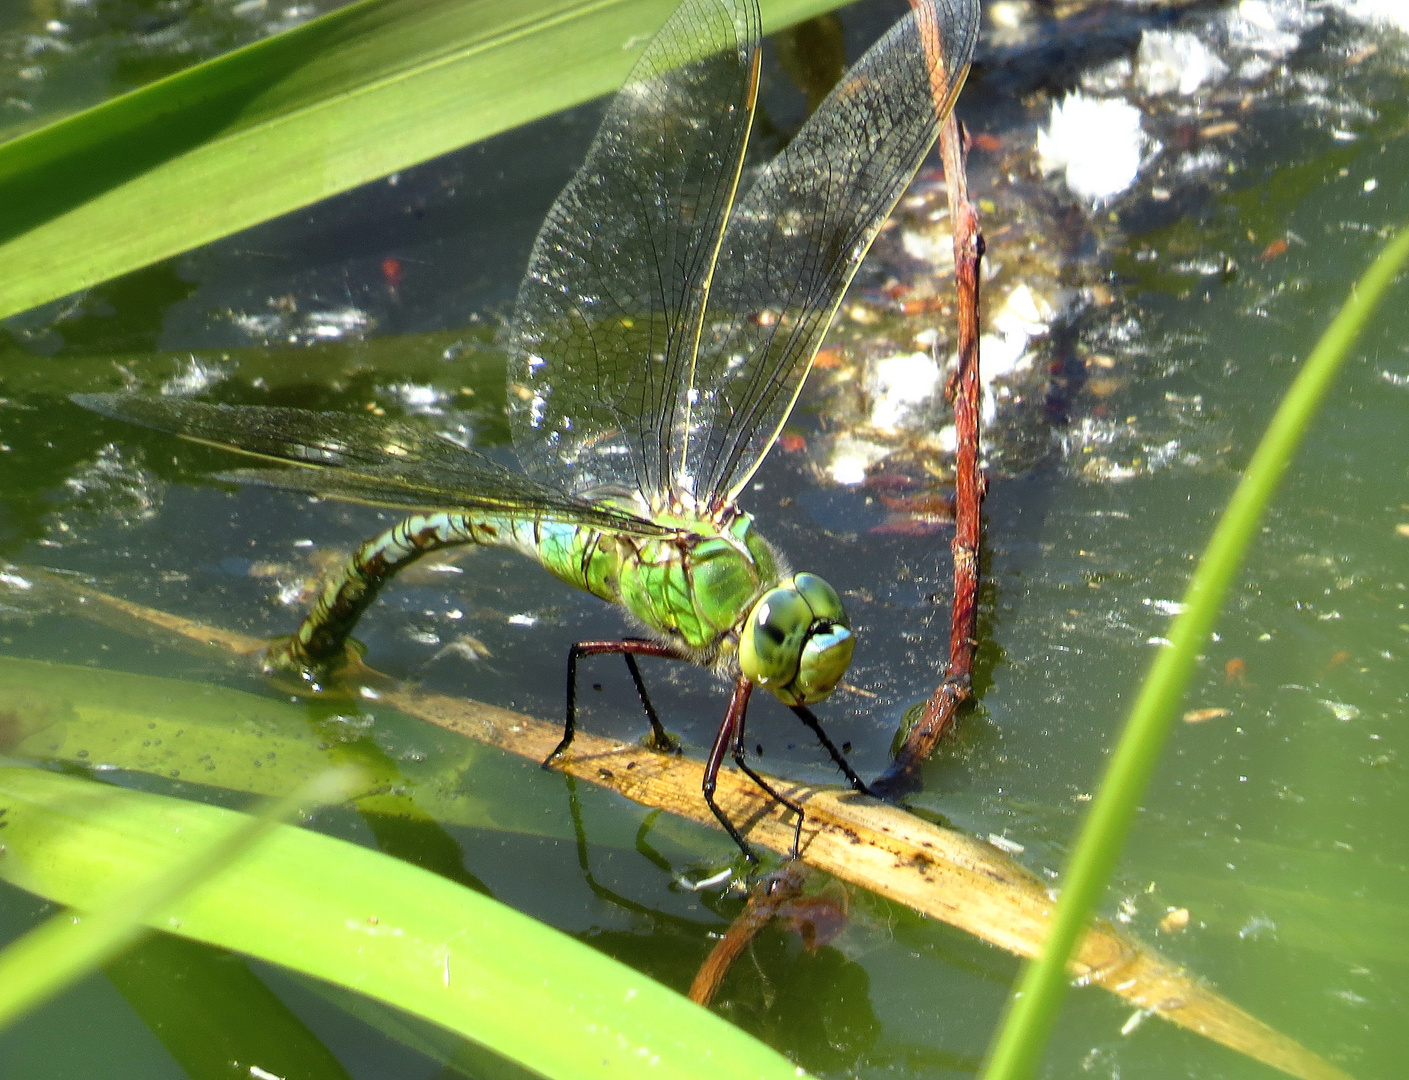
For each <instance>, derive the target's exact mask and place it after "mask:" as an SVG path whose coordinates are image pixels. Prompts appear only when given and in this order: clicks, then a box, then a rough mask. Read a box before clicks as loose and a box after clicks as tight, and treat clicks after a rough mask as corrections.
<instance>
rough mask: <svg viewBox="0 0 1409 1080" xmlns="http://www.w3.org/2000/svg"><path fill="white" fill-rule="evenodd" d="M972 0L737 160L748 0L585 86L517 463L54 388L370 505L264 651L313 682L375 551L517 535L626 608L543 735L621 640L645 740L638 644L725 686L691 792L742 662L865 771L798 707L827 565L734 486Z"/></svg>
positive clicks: (418, 442) (513, 397) (319, 424)
mask: <svg viewBox="0 0 1409 1080" xmlns="http://www.w3.org/2000/svg"><path fill="white" fill-rule="evenodd" d="M977 35H978V0H916V3H915V4H914V10H912V11H911V12H910V13H908V14H907V15H906V16H905V17H904V18H903V19H901V21H900V22H898V23H897V24H896V25H895V26H894V27H892V29H891V30H890V31H889V32H888V33H887V34H886V35H885V36H884V37H882V38H881V40H880V41H879V42H878V43H877V44H876V45H875V46H874V47H872V48H871V49H870V51H868V52H867V53H866V54H865V55H864V56H863V57H862V59H861V60H860V61H859V62H858V63H857V64H856V65H855V66H854V67H852V68H851V69H850V70H849V71H848V72H847V73H846V75H845V76H844V77H843V78H842V80H841V81H840V83H838V85H837V86H836V87H835V88H834V89H833V91H832V92H831V94H830V96H829V97H827V98H826V100H825V101H824V102H823V104H822V105H821V106H820V107H819V108H818V109H817V110H816V111H815V112H814V113H813V115H812V116H811V117H810V118H809V119H808V120H807V121H806V123H805V124H804V125H803V126H802V128H801V129H800V130H799V131H798V133H797V134H796V136H795V137H794V138H793V139H792V140H791V142H790V143H789V144H788V145H787V147H786V148H785V149H784V150H783V152H782V153H781V154H779V155H778V156H777V157H775V158H773V159H772V160H771V161H770V162H768V163H767V164H765V165H763V166H762V167H760V168H758V169H756V170H746V168H745V162H746V158H745V152H746V148H747V145H748V141H749V133H750V128H751V125H752V123H753V119H754V117H755V114H756V112H757V107H758V89H759V73H760V56H761V53H760V39H761V20H760V14H759V9H758V4H757V0H684V2H683V3H681V4H680V6H679V7H678V8H677V9H676V10H675V11H674V13H673V14H672V15H671V16H670V18H669V19H668V21H667V22H666V23H665V25H664V26H663V27H662V29H661V30H660V31H659V32H658V33H657V34H656V35H655V37H654V38H653V39H652V40H651V42H650V43H649V44H648V45H647V46H646V48H645V50H644V52H643V53H642V55H641V57H640V58H639V59H638V61H637V62H636V64H635V66H634V67H633V69H632V71H631V74H630V76H629V78H628V80H627V82H626V83H625V85H624V86H623V88H622V89H621V90H620V91H619V92H618V93H617V94H616V96H615V98H614V99H613V101H612V103H611V105H610V106H609V107H608V109H607V112H606V114H605V117H604V119H603V121H602V124H601V127H600V129H599V131H598V132H597V135H596V137H595V139H594V141H593V142H592V144H591V146H590V149H589V150H588V153H587V158H586V160H585V162H584V163H583V165H582V166H581V168H580V169H579V170H578V171H577V173H576V174H575V175H574V176H573V178H572V179H571V181H570V182H569V183H568V184H567V186H566V187H565V188H564V189H563V191H562V193H561V194H560V195H559V196H558V198H557V200H556V201H555V202H554V203H553V205H552V208H551V209H550V210H549V212H548V215H547V218H546V220H545V221H544V223H543V225H542V228H541V230H540V232H539V233H538V237H537V240H536V242H535V243H534V245H533V248H532V252H531V254H530V258H529V264H528V269H527V272H526V274H525V276H524V278H523V282H522V284H521V286H520V288H519V292H518V297H517V301H516V304H515V307H514V311H513V314H512V316H511V318H510V320H509V321H508V324H507V326H506V328H505V331H504V335H503V341H504V344H505V346H506V351H507V355H508V358H509V363H508V400H509V403H510V404H509V411H510V429H511V433H512V437H513V443H514V449H515V451H516V455H517V457H518V460H519V462H520V464H521V466H522V469H521V470H514V469H511V468H509V467H507V466H504V465H502V464H500V463H499V462H497V461H496V460H494V459H492V458H490V457H488V456H486V455H483V454H481V453H479V452H477V451H475V450H474V449H472V448H470V447H468V446H465V445H463V444H462V442H460V441H457V440H456V439H455V438H454V437H452V435H451V434H449V433H446V432H443V431H439V430H436V429H435V428H434V426H433V425H421V424H417V423H412V422H410V421H405V420H395V419H391V418H377V417H372V416H368V415H353V414H338V413H319V412H313V411H309V410H302V409H293V408H276V407H257V406H228V405H217V404H210V403H205V402H199V401H193V400H189V399H178V398H170V397H151V396H143V395H140V394H133V393H120V394H87V395H77V396H76V398H75V400H76V401H77V402H78V403H79V404H81V405H83V406H85V407H87V408H90V409H93V410H95V411H97V412H99V413H104V414H106V415H108V416H111V417H116V418H119V419H122V420H126V421H131V422H134V423H137V424H141V425H144V426H147V427H151V428H156V429H158V430H161V431H165V432H170V433H173V434H176V435H178V436H181V437H184V438H185V439H188V440H192V441H194V442H197V443H203V444H208V445H213V446H218V447H222V448H225V449H227V450H231V451H236V452H238V453H242V454H245V455H249V456H252V457H254V458H258V459H262V460H261V461H260V463H259V464H258V466H257V467H256V466H252V467H248V468H239V469H235V470H232V471H229V472H225V473H220V474H217V476H218V478H219V479H224V480H232V481H235V482H240V483H247V484H258V485H265V486H272V487H278V488H284V489H289V490H293V491H299V492H305V493H309V494H313V495H317V496H322V497H326V498H332V499H340V500H345V501H350V502H355V503H362V504H367V505H371V506H376V507H383V508H393V509H396V510H398V511H401V512H403V513H404V514H405V515H406V516H405V517H404V519H403V520H401V521H399V522H398V523H397V524H396V525H395V526H393V527H392V528H390V529H388V530H386V531H385V532H383V533H381V534H380V535H378V536H376V537H373V538H372V539H369V540H367V541H366V542H365V543H363V544H362V545H361V546H360V547H359V548H358V549H357V550H356V552H354V553H353V555H352V556H351V557H350V558H349V559H348V560H347V561H346V563H345V564H344V565H343V566H342V567H341V569H340V570H338V571H337V572H336V573H335V574H333V575H332V576H331V577H329V578H328V579H327V580H326V581H325V582H324V583H323V585H322V587H321V592H320V593H319V595H318V596H317V598H316V599H315V600H314V602H313V603H312V605H311V607H310V610H309V612H308V614H307V615H306V617H305V618H304V619H303V622H302V623H301V625H300V626H299V627H298V629H297V631H296V632H295V633H294V634H292V635H291V636H288V637H285V638H277V639H275V640H274V641H273V642H271V643H270V644H269V645H268V646H267V648H266V649H265V650H264V653H263V664H264V666H265V668H266V670H268V671H272V672H282V673H290V672H291V673H294V674H296V675H297V676H299V677H300V678H301V679H302V680H304V682H305V683H306V684H307V686H308V687H309V688H311V689H312V690H315V691H317V690H322V689H325V688H327V687H329V686H331V685H332V684H334V683H335V682H336V681H337V680H338V679H339V678H340V677H347V676H348V673H349V672H352V671H354V670H355V669H356V668H357V665H358V664H359V662H360V649H359V647H358V646H357V645H356V644H355V643H354V641H353V639H352V634H353V631H354V629H355V627H356V625H357V623H358V620H359V619H360V618H361V617H362V615H363V614H364V613H365V612H366V611H367V609H368V608H369V607H370V606H371V605H372V603H373V602H374V601H375V599H376V598H377V595H378V593H379V592H380V591H381V590H382V589H383V587H384V586H386V585H387V583H388V582H389V581H390V580H391V579H392V578H393V576H394V575H395V574H396V573H397V572H398V571H399V570H401V569H402V568H403V567H405V566H407V565H408V564H409V563H411V562H413V561H414V560H416V559H418V558H420V557H422V556H424V555H426V554H427V553H428V552H432V551H435V550H438V549H442V548H446V547H450V546H454V545H465V544H479V545H489V546H497V547H504V548H510V549H514V550H517V551H518V552H521V553H523V554H524V555H526V556H528V557H530V558H532V559H535V560H537V561H538V562H539V563H541V564H542V566H544V567H545V568H546V569H547V570H548V571H549V572H550V573H551V574H553V575H555V576H557V577H558V578H560V579H562V580H563V581H565V582H566V583H567V584H569V585H572V586H575V587H577V588H578V589H582V590H585V591H586V592H589V593H592V594H594V595H595V596H598V597H600V598H601V599H603V600H605V601H608V602H610V603H612V604H615V605H617V606H618V607H619V608H621V609H622V610H623V611H624V612H625V614H626V615H627V617H628V618H629V619H630V620H631V621H632V622H633V623H634V624H636V625H637V626H638V627H639V628H640V629H641V630H642V631H643V633H642V634H641V635H640V636H632V637H625V638H623V639H621V640H614V641H584V642H578V643H577V644H575V645H573V646H572V648H571V649H570V651H569V656H568V679H567V709H566V718H565V721H564V730H563V737H562V741H561V742H560V743H559V745H558V746H557V748H556V749H555V750H554V751H553V753H552V754H551V755H550V756H549V758H548V759H547V761H545V762H544V764H545V766H548V765H551V764H552V763H554V762H556V761H558V760H559V759H561V758H562V757H563V756H564V755H566V754H567V753H568V752H569V748H570V746H571V744H572V741H573V737H574V733H575V730H576V676H577V665H578V661H579V660H580V659H582V658H583V657H586V656H591V655H599V654H613V653H615V654H620V655H621V656H623V657H624V658H625V661H626V665H627V667H628V669H629V672H630V675H631V677H632V679H633V680H634V682H635V686H636V689H637V692H638V694H639V696H640V699H641V701H642V704H643V707H644V709H645V712H646V716H647V719H648V720H649V722H650V726H651V731H652V736H651V737H652V740H653V742H654V743H655V744H656V745H657V746H661V747H664V746H667V745H669V736H668V735H667V734H666V732H665V730H664V727H663V725H662V724H661V721H660V718H659V716H658V715H657V714H656V711H655V709H654V707H653V706H652V705H651V702H650V698H649V696H648V694H647V692H646V688H645V684H644V682H643V681H642V678H641V674H640V671H639V668H638V666H637V663H636V658H637V657H640V656H650V657H663V658H668V659H671V660H678V661H686V662H689V663H693V664H698V665H702V666H704V667H706V668H709V669H712V670H713V671H714V672H716V673H718V674H719V675H720V676H722V677H723V678H724V679H725V680H727V681H728V682H729V683H731V684H732V687H733V689H732V693H731V695H730V700H729V705H728V708H727V710H726V712H725V715H724V718H723V720H722V721H721V723H720V725H719V729H718V733H717V735H716V736H715V739H714V742H713V745H712V747H711V749H710V752H709V755H708V758H707V761H706V768H705V774H704V780H703V785H702V786H703V795H704V799H705V802H706V803H707V804H708V805H709V808H710V810H711V811H712V812H713V814H714V816H715V817H716V818H717V819H718V821H719V823H720V824H721V825H722V826H723V828H724V829H725V831H726V832H727V833H728V834H729V835H730V836H731V837H732V838H733V840H734V842H735V843H736V844H737V845H738V847H739V849H740V850H741V851H742V852H743V854H744V856H745V857H746V858H747V859H748V861H749V862H751V863H755V864H756V863H757V857H756V855H755V854H754V852H753V851H752V849H751V848H750V846H749V844H748V842H747V841H746V840H745V838H744V836H743V834H742V833H741V832H740V830H739V829H738V828H737V827H736V825H735V824H734V823H733V822H732V821H731V820H730V818H729V816H728V815H727V814H726V813H725V812H724V811H723V810H722V809H721V808H720V806H719V805H718V804H717V803H716V801H715V798H714V794H715V786H716V782H717V777H718V774H719V770H720V768H721V767H722V765H723V762H724V758H725V756H726V754H727V755H730V756H732V758H733V760H734V763H735V764H736V765H737V766H738V767H739V768H740V769H741V770H742V771H743V772H744V773H746V774H747V775H748V776H749V777H750V778H751V779H752V780H753V781H754V782H755V783H757V784H759V785H760V787H761V788H762V789H763V790H764V791H765V792H766V793H767V794H768V795H769V796H770V797H771V798H774V799H777V800H778V801H779V802H781V803H782V804H784V805H786V806H787V807H788V808H789V809H791V810H792V812H793V813H794V814H795V815H796V823H795V833H794V840H793V853H794V855H795V854H796V850H797V847H798V844H799V842H800V840H801V835H802V833H801V830H802V822H803V814H802V808H801V806H800V805H798V804H797V803H795V802H793V801H792V800H789V799H787V798H785V797H784V796H783V795H781V794H780V793H779V792H777V791H776V790H775V789H774V788H773V787H772V786H771V785H769V784H768V783H767V782H766V781H765V780H764V779H763V778H762V777H761V776H760V775H759V774H758V773H757V772H756V771H755V770H754V769H753V768H752V767H751V766H750V765H749V764H748V762H747V760H746V757H745V745H744V724H745V718H746V713H747V708H748V702H749V698H750V694H751V693H752V691H753V689H754V688H755V687H761V688H763V689H766V690H768V691H770V692H771V693H773V694H774V695H775V696H776V697H777V698H778V699H779V700H780V701H781V702H782V703H783V704H784V705H785V706H787V707H788V708H789V709H791V710H792V711H793V712H794V713H795V714H796V715H797V716H798V718H799V719H800V720H801V721H802V722H803V723H804V724H805V725H806V726H807V727H808V728H809V729H811V731H812V732H813V733H814V734H815V735H816V737H817V738H818V739H819V741H820V742H821V744H822V746H823V747H825V749H826V750H827V752H828V753H829V754H830V756H831V758H832V760H833V761H834V762H835V763H836V765H837V767H838V768H840V769H841V770H842V772H843V773H844V774H845V775H846V777H847V780H848V782H849V783H850V784H851V786H852V787H853V788H855V789H857V790H860V791H865V790H866V787H865V784H864V783H863V782H862V780H861V779H860V777H858V776H857V774H856V773H855V772H854V771H853V770H852V768H851V766H850V765H849V764H848V763H847V761H846V759H845V757H844V756H843V755H842V753H841V752H840V751H839V750H838V749H837V748H836V746H835V745H834V744H833V743H832V742H831V740H830V739H829V738H828V737H827V735H826V734H825V732H824V731H823V729H822V726H821V724H820V722H819V721H818V720H817V718H816V716H815V715H814V714H813V713H812V711H811V709H810V708H809V706H811V705H815V704H817V703H818V702H821V701H824V700H825V699H826V698H827V697H829V696H830V695H831V693H832V692H833V690H834V689H835V688H836V686H837V685H838V683H839V682H841V680H842V678H843V676H844V675H845V673H846V670H847V668H848V666H849V664H850V661H851V657H852V652H853V649H854V647H855V644H856V640H855V636H854V634H853V632H852V629H851V625H850V621H849V619H848V616H847V613H846V609H845V607H844V605H843V603H842V600H841V598H840V597H839V595H838V594H837V592H836V590H835V589H833V588H832V586H831V585H829V584H827V582H826V581H825V580H823V579H822V578H821V577H819V576H818V575H816V574H813V573H809V572H794V571H793V570H792V569H791V568H790V567H789V564H788V562H787V560H786V558H785V557H784V556H783V554H782V553H781V552H780V551H779V550H778V549H777V548H776V547H774V546H773V545H772V544H771V543H769V542H768V541H767V540H766V539H765V538H764V537H763V536H762V535H761V534H760V532H759V530H758V529H757V528H756V527H755V522H754V518H753V517H752V516H751V515H750V514H748V513H747V512H745V511H744V510H742V509H741V508H740V507H739V506H738V504H737V499H738V497H739V495H740V494H741V493H742V492H743V491H744V490H745V488H746V487H747V486H748V484H749V482H750V480H751V479H752V477H753V476H754V474H755V472H756V471H757V470H758V468H759V465H760V463H761V462H762V461H763V459H764V457H765V455H766V454H767V453H768V451H769V449H770V447H771V446H772V445H773V443H774V441H775V440H776V439H777V437H778V434H779V432H780V431H781V430H782V427H783V425H784V424H785V422H786V421H787V419H788V417H789V414H790V413H791V411H792V409H793V406H794V404H795V402H796V401H797V398H798V395H799V392H800V391H801V388H802V384H803V381H804V379H805V377H806V375H807V372H808V370H809V368H810V367H811V364H812V361H813V358H814V356H815V355H816V353H817V350H818V348H819V346H820V344H821V341H822V337H823V335H824V334H825V333H826V330H827V328H828V326H829V324H830V323H831V320H832V317H833V315H834V314H835V312H836V309H837V307H838V305H839V304H840V303H841V300H842V297H843V294H844V293H845V291H846V289H847V286H848V284H849V283H850V281H851V279H852V277H853V275H854V274H855V273H856V270H857V267H858V266H859V264H860V262H861V260H862V258H863V256H864V255H865V254H866V251H867V250H868V248H869V247H870V245H871V242H872V240H873V239H874V238H875V236H876V235H877V233H878V232H879V230H880V228H881V226H882V225H883V223H884V222H885V219H886V218H887V217H888V216H889V214H890V212H891V210H892V209H893V208H894V206H895V204H896V202H897V201H898V200H899V198H900V196H901V194H902V193H903V192H904V190H905V188H906V186H907V185H908V183H909V181H910V179H911V178H912V176H913V175H914V173H915V172H916V170H917V169H918V168H919V166H920V164H921V163H922V161H923V160H924V158H925V156H926V154H927V153H928V152H929V150H930V148H931V146H932V145H933V143H934V141H935V139H936V137H937V135H938V132H939V126H940V124H941V122H942V121H943V120H944V119H945V118H946V117H947V115H948V112H949V110H950V109H951V108H952V106H953V103H954V99H955V97H956V96H957V95H958V92H959V89H960V87H961V85H962V83H963V79H964V76H965V74H966V73H967V70H968V64H969V60H970V57H971V56H972V53H973V48H974V43H975V40H976V38H977Z"/></svg>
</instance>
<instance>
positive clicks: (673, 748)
mask: <svg viewBox="0 0 1409 1080" xmlns="http://www.w3.org/2000/svg"><path fill="white" fill-rule="evenodd" d="M641 745H642V746H644V747H645V748H646V749H647V750H654V751H655V752H656V753H658V754H670V755H671V756H672V757H679V756H680V740H679V739H677V738H676V737H675V736H674V735H672V734H670V732H668V731H666V730H665V728H660V729H659V730H652V731H650V732H648V733H647V734H645V735H642V736H641ZM553 753H554V754H556V753H557V751H556V750H555V751H553Z"/></svg>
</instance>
